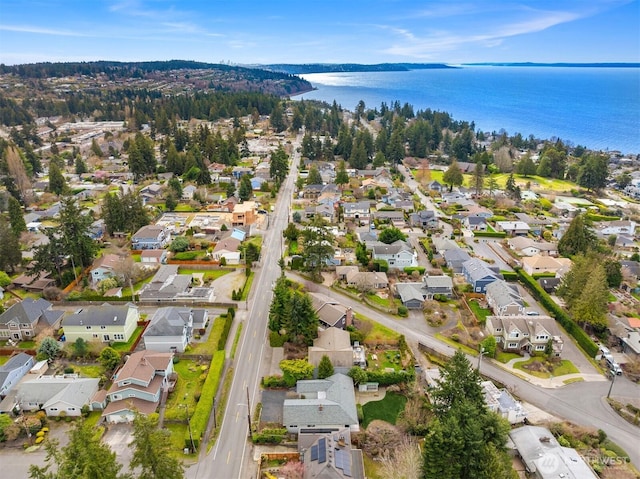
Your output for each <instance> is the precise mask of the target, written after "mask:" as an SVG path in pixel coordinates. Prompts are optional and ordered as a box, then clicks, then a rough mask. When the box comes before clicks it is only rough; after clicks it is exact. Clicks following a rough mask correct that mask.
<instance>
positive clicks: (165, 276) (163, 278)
mask: <svg viewBox="0 0 640 479" xmlns="http://www.w3.org/2000/svg"><path fill="white" fill-rule="evenodd" d="M191 282H192V275H190V274H178V265H175V264H163V265H162V266H160V269H159V270H158V271H157V272H156V274H155V275H154V277H153V278H152V279H151V281H150V282H149V283H147V285H146V286H145V287H144V288H143V289H142V290H141V291H140V299H141V300H143V301H158V302H159V301H205V302H209V301H213V297H214V295H213V293H214V291H213V288H205V287H195V286H194V287H192V285H191Z"/></svg>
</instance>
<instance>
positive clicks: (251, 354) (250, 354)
mask: <svg viewBox="0 0 640 479" xmlns="http://www.w3.org/2000/svg"><path fill="white" fill-rule="evenodd" d="M254 336H255V334H254ZM251 356H253V353H249V361H251Z"/></svg>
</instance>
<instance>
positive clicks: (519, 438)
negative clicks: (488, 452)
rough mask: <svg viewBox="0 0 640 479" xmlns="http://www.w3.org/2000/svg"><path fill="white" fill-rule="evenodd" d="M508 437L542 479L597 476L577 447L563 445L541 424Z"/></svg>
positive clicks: (521, 428) (572, 478) (585, 478)
mask: <svg viewBox="0 0 640 479" xmlns="http://www.w3.org/2000/svg"><path fill="white" fill-rule="evenodd" d="M509 437H510V438H511V440H512V441H513V443H514V445H515V447H516V449H517V450H518V454H519V455H520V457H522V460H523V461H524V463H525V466H526V467H527V470H529V471H530V472H532V473H534V472H535V473H536V474H537V475H536V477H540V478H541V479H548V478H558V477H564V478H565V479H597V477H598V476H597V475H596V474H595V472H593V470H592V469H591V468H590V467H589V466H588V465H587V463H586V462H584V460H583V459H582V457H580V455H579V454H578V453H577V451H576V450H575V449H572V448H569V447H562V446H560V444H559V443H558V441H557V440H556V438H555V437H553V434H551V432H550V431H549V430H548V429H546V428H544V427H539V426H523V427H519V428H517V429H514V430H512V431H511V432H510V433H509Z"/></svg>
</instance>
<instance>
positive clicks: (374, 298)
mask: <svg viewBox="0 0 640 479" xmlns="http://www.w3.org/2000/svg"><path fill="white" fill-rule="evenodd" d="M367 299H368V300H369V301H371V302H372V303H375V304H377V305H379V306H382V307H383V308H386V309H393V308H395V307H397V306H400V305H402V302H401V301H400V300H399V299H395V298H391V299H385V298H381V297H380V296H378V295H377V294H375V293H369V294H367Z"/></svg>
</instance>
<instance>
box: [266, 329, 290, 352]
mask: <svg viewBox="0 0 640 479" xmlns="http://www.w3.org/2000/svg"><path fill="white" fill-rule="evenodd" d="M288 339H289V338H288V336H287V335H286V334H285V335H280V334H278V332H277V331H270V332H269V345H270V346H271V347H272V348H281V347H282V346H284V343H286V342H287V340H288Z"/></svg>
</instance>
